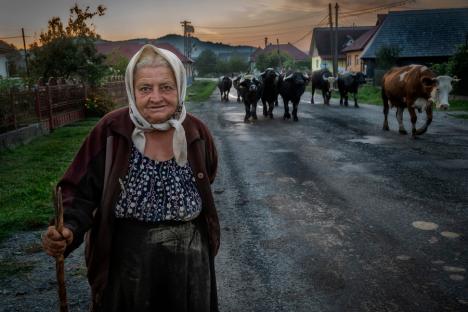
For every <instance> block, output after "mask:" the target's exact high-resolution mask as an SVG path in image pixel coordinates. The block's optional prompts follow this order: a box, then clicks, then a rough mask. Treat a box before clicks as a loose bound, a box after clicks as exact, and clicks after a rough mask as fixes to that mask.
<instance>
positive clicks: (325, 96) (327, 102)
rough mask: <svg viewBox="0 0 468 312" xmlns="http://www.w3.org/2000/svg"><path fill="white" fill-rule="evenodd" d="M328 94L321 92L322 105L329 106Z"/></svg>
mask: <svg viewBox="0 0 468 312" xmlns="http://www.w3.org/2000/svg"><path fill="white" fill-rule="evenodd" d="M327 93H328V92H326V91H323V90H322V97H323V104H325V105H330V102H329V101H330V99H329V97H328V94H327Z"/></svg>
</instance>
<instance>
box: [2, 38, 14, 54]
mask: <svg viewBox="0 0 468 312" xmlns="http://www.w3.org/2000/svg"><path fill="white" fill-rule="evenodd" d="M12 51H15V49H14V48H13V47H12V46H11V45H9V44H8V43H6V42H5V41H3V40H0V53H2V54H3V53H10V52H12Z"/></svg>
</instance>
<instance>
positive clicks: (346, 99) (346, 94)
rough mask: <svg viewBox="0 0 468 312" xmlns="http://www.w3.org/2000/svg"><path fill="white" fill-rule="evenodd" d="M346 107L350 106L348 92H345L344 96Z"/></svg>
mask: <svg viewBox="0 0 468 312" xmlns="http://www.w3.org/2000/svg"><path fill="white" fill-rule="evenodd" d="M344 105H345V106H348V92H345V94H344Z"/></svg>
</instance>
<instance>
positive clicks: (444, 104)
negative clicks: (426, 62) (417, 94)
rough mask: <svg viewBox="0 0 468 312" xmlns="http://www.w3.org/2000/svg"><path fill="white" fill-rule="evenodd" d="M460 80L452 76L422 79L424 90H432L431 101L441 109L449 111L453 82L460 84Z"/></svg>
mask: <svg viewBox="0 0 468 312" xmlns="http://www.w3.org/2000/svg"><path fill="white" fill-rule="evenodd" d="M458 81H460V79H458V78H457V77H456V76H455V77H450V76H437V77H435V78H428V77H425V78H423V79H422V83H423V88H424V89H426V90H427V89H430V94H431V100H432V101H433V102H434V103H435V104H436V105H437V107H438V108H440V109H444V110H446V109H448V108H449V106H450V104H449V101H448V98H449V93H450V92H451V91H452V82H458Z"/></svg>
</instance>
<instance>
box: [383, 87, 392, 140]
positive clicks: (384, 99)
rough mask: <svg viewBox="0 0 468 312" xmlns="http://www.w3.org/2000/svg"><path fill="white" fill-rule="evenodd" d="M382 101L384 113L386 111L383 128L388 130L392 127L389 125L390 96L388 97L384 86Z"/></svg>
mask: <svg viewBox="0 0 468 312" xmlns="http://www.w3.org/2000/svg"><path fill="white" fill-rule="evenodd" d="M382 102H383V107H384V109H383V113H384V123H383V127H382V129H383V130H385V131H388V130H390V128H389V127H388V110H389V107H388V98H387V95H386V94H385V90H384V88H383V87H382Z"/></svg>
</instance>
